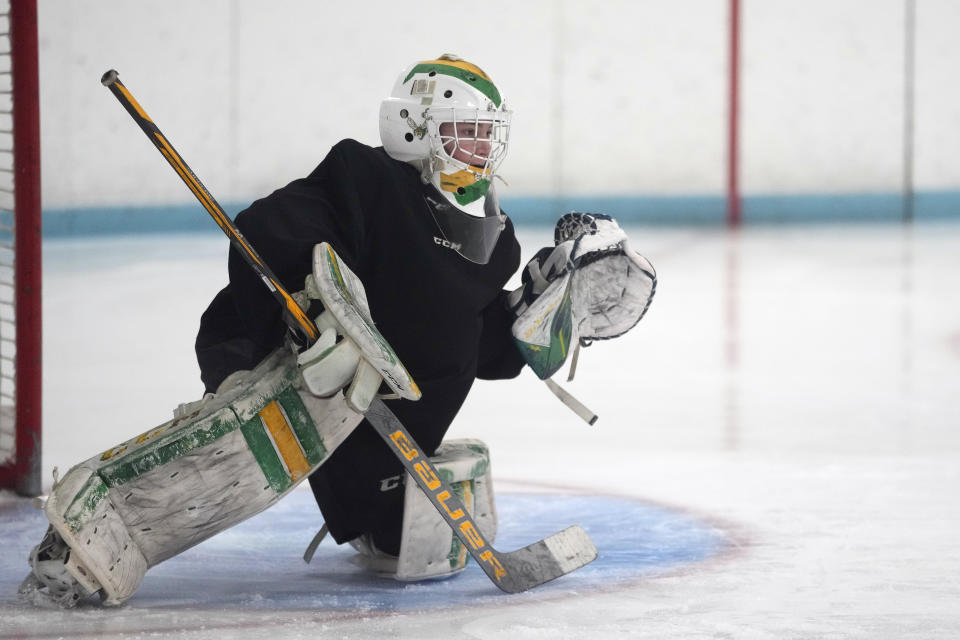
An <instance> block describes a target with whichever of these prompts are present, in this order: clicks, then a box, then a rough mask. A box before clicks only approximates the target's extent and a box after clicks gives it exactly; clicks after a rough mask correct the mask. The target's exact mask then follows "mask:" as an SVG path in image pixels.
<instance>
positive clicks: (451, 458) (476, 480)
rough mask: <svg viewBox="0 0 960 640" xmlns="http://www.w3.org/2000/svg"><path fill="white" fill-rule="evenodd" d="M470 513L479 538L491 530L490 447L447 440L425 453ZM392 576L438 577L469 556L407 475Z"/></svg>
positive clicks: (470, 441)
mask: <svg viewBox="0 0 960 640" xmlns="http://www.w3.org/2000/svg"><path fill="white" fill-rule="evenodd" d="M430 460H431V462H433V464H434V466H435V467H436V468H437V473H438V475H439V476H440V478H441V479H442V480H444V481H445V482H446V483H447V484H449V485H450V488H451V489H453V491H454V493H456V494H457V496H458V497H459V498H460V499H461V500H462V501H463V503H464V505H465V506H466V507H467V511H468V512H469V513H470V514H471V515H472V516H473V518H474V520H475V521H476V523H477V526H478V527H479V528H480V531H481V533H483V535H484V537H485V538H486V539H487V540H489V541H491V542H493V540H494V539H495V538H496V534H497V509H496V504H495V501H494V495H493V483H492V482H491V478H490V452H489V451H488V449H487V446H486V445H485V444H484V443H483V442H481V441H480V440H473V439H459V440H449V441H447V442H444V443H443V444H441V445H440V447H439V448H438V449H437V455H436V456H434V457H432V458H430ZM405 492H406V493H405V495H404V508H403V532H402V534H401V539H400V556H399V558H398V559H397V570H396V576H395V577H396V578H397V579H398V580H424V579H428V578H441V577H445V576H449V575H452V574H454V573H457V572H459V571H461V570H463V569H464V568H465V567H466V566H467V560H468V559H469V557H470V554H469V552H468V551H467V548H466V547H465V546H464V545H463V543H462V542H461V541H460V538H458V537H457V536H456V535H455V534H454V533H453V531H452V530H451V529H450V526H449V525H448V524H447V523H446V521H445V520H444V519H443V518H442V517H441V516H440V514H439V513H437V510H436V508H435V507H434V506H433V504H431V502H430V500H429V499H428V498H427V497H426V496H425V495H424V494H423V491H421V490H420V488H419V487H418V486H417V484H416V482H414V481H413V479H412V478H407V483H406V488H405Z"/></svg>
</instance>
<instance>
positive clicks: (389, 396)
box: [21, 55, 656, 607]
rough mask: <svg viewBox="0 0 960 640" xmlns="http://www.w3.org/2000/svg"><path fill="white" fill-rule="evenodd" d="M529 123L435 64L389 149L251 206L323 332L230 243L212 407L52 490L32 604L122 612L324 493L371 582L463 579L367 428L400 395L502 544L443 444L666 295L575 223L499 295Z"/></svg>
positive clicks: (623, 248)
mask: <svg viewBox="0 0 960 640" xmlns="http://www.w3.org/2000/svg"><path fill="white" fill-rule="evenodd" d="M510 120H511V112H510V111H509V110H508V109H507V107H506V103H505V101H504V99H503V96H502V95H501V94H500V91H499V89H498V88H497V86H496V85H495V84H494V83H493V81H492V80H491V79H490V77H489V76H488V75H487V74H486V73H484V72H483V70H481V69H480V68H479V67H477V66H476V65H473V64H471V63H469V62H466V61H464V60H461V59H459V58H457V57H456V56H452V55H443V56H441V57H439V58H437V59H435V60H427V61H423V62H419V63H416V64H414V65H412V66H411V67H409V68H407V69H406V70H404V72H403V73H402V74H401V75H400V77H399V78H398V80H397V82H396V84H395V85H394V87H393V90H392V92H391V94H390V96H389V97H387V98H386V99H385V100H384V101H383V102H382V104H381V107H380V136H381V141H382V145H383V146H382V147H377V148H371V147H368V146H366V145H363V144H361V143H359V142H356V141H353V140H343V141H342V142H340V143H338V144H336V145H335V146H334V147H333V148H332V149H331V150H330V152H329V153H328V154H327V156H326V157H325V158H324V159H323V161H322V162H321V163H320V164H319V165H318V166H317V167H316V169H314V170H313V171H312V172H311V173H310V174H309V175H308V176H307V177H305V178H302V179H298V180H295V181H293V182H291V183H290V184H288V185H287V186H285V187H283V188H280V189H278V190H277V191H275V192H273V193H272V194H270V195H268V196H267V197H265V198H262V199H260V200H257V201H256V202H254V203H253V204H251V205H250V207H248V208H247V209H246V210H244V211H242V212H241V213H240V214H239V215H238V216H237V218H236V221H235V224H236V227H237V228H238V229H239V230H240V231H241V232H242V234H243V237H244V238H245V239H246V241H247V242H249V244H250V245H251V246H253V247H255V248H256V250H257V252H258V254H259V256H260V257H261V258H262V260H263V261H264V263H266V264H268V265H269V266H270V268H271V269H272V270H273V272H274V273H275V274H276V275H277V277H278V278H279V280H280V281H281V282H282V284H283V286H284V287H286V288H287V289H288V290H290V291H297V292H298V293H296V294H295V295H294V298H295V299H296V301H297V302H298V303H299V304H300V306H301V307H302V308H303V309H306V310H307V312H308V314H309V315H310V317H311V318H315V319H316V326H317V329H318V330H319V332H320V334H319V337H318V338H317V339H316V341H315V342H313V343H312V344H310V345H306V346H301V345H297V344H296V343H295V342H294V341H293V340H291V339H290V336H289V335H288V329H287V327H286V325H285V323H284V320H283V317H282V314H281V309H280V308H279V307H278V306H277V305H276V304H275V301H274V299H273V298H272V297H271V295H270V292H269V291H268V290H267V288H265V287H264V286H263V285H264V282H263V281H262V280H261V278H260V277H259V276H258V274H257V273H256V272H255V271H254V270H253V269H251V268H250V266H249V265H248V264H246V263H245V262H244V261H243V260H242V259H241V258H240V256H239V255H238V252H237V250H236V248H231V252H230V256H229V262H228V272H229V284H228V285H227V286H226V287H225V288H224V289H223V290H222V291H220V293H219V294H218V295H217V296H216V297H215V298H214V299H213V301H212V302H211V303H210V305H209V307H208V308H207V310H206V311H205V312H204V314H203V316H202V318H201V322H200V329H199V333H198V336H197V340H196V353H197V358H198V362H199V365H200V369H201V378H202V381H203V384H204V385H205V395H204V396H203V398H202V399H200V400H198V401H196V402H191V403H188V404H184V405H181V406H180V407H178V408H177V409H176V411H175V412H174V415H173V417H172V419H171V420H170V421H168V422H166V423H164V424H161V425H159V426H157V427H155V428H153V429H150V430H147V431H144V432H143V433H141V434H139V435H135V436H133V437H132V438H130V439H129V440H127V441H125V442H123V443H120V444H118V445H117V446H115V447H113V448H111V449H109V450H108V451H103V452H97V454H96V455H94V456H93V457H91V458H90V459H88V460H86V461H83V462H81V463H79V464H77V465H76V466H74V467H73V468H71V469H70V470H69V471H68V472H67V473H66V474H64V476H63V477H62V478H59V479H58V480H56V481H55V484H54V486H53V488H52V490H51V493H50V495H49V496H48V498H47V499H46V501H45V504H44V512H45V514H46V516H47V518H48V520H49V528H48V530H47V532H46V535H45V536H44V537H43V539H42V541H41V542H40V544H39V545H37V546H36V547H35V548H34V549H33V550H32V552H31V553H30V558H29V561H30V567H31V571H30V573H29V575H28V576H27V578H26V579H25V580H24V582H23V585H22V586H21V593H22V594H23V595H24V597H26V598H28V599H30V600H32V601H34V602H37V603H40V604H50V603H52V604H55V605H59V606H63V607H70V606H73V605H75V604H76V603H77V602H79V601H81V600H82V599H84V598H87V597H90V596H93V595H95V594H98V595H99V596H100V598H101V600H102V601H103V602H104V603H105V604H107V605H117V604H121V603H123V602H125V601H126V600H128V599H129V598H130V597H131V596H133V595H134V593H135V592H136V590H137V588H138V587H139V586H140V584H141V582H142V581H143V579H144V576H145V574H146V573H147V570H148V569H149V568H150V567H152V566H154V565H156V564H158V563H160V562H162V561H164V560H166V559H168V558H171V557H173V556H175V555H177V554H179V553H181V552H182V551H184V550H186V549H188V548H190V547H191V546H193V545H196V544H198V543H199V542H201V541H203V540H205V539H207V538H209V537H210V536H213V535H215V534H216V533H218V532H220V531H223V530H225V529H227V528H229V527H231V526H233V525H235V524H237V523H239V522H242V521H243V520H246V519H247V518H250V517H251V516H253V515H255V514H256V513H259V512H261V511H263V510H264V509H266V508H268V507H270V506H271V505H273V504H275V503H276V502H277V501H278V500H280V499H281V498H282V497H283V496H284V495H285V494H286V493H288V492H289V491H291V490H293V489H294V488H295V487H296V486H297V485H298V484H300V483H301V482H302V481H303V480H305V479H306V480H308V482H309V484H310V487H311V489H312V491H313V495H314V496H315V498H316V501H317V504H318V505H319V509H320V511H321V514H322V521H323V522H324V527H323V531H324V532H328V534H329V535H330V536H332V537H333V539H334V540H335V541H336V542H337V543H339V544H343V543H350V544H351V545H352V546H353V547H354V548H355V549H356V551H357V554H358V558H359V560H360V563H361V564H362V565H363V566H365V567H367V568H369V569H370V570H372V571H375V572H376V573H378V574H381V575H386V576H391V577H393V578H396V579H398V580H424V579H436V578H443V577H446V576H450V575H453V574H455V573H457V572H458V571H460V570H462V569H463V568H464V567H465V565H466V562H467V559H468V557H469V556H468V554H467V553H466V550H465V549H463V545H462V543H460V542H459V540H458V539H457V537H456V536H454V533H453V532H452V530H451V529H450V527H448V526H447V523H446V522H445V521H444V520H443V519H442V518H441V517H440V514H439V513H438V512H437V511H436V510H435V509H434V508H433V505H432V504H431V503H430V502H428V501H427V499H426V497H425V496H424V493H423V492H421V491H420V489H419V488H418V487H417V485H416V484H415V483H414V482H412V481H411V479H410V476H408V475H407V473H406V472H405V468H404V467H403V466H402V465H401V463H400V461H398V458H397V456H396V455H395V453H394V452H392V451H391V450H390V449H389V448H388V447H387V446H386V445H385V443H384V441H383V440H382V439H381V438H380V436H379V435H378V434H377V433H376V432H375V430H374V429H373V427H372V426H371V425H370V424H369V423H368V421H367V419H366V418H365V416H364V413H365V412H366V411H367V409H368V407H369V406H370V404H371V402H372V401H373V399H374V398H375V397H380V398H384V399H385V401H386V404H387V406H389V408H390V410H391V411H392V412H393V413H394V414H395V415H396V417H397V418H399V420H400V421H401V422H402V423H403V424H404V425H406V426H407V428H408V429H409V432H410V434H411V435H412V436H413V438H414V439H415V440H416V442H417V443H419V446H420V447H421V448H422V450H423V451H424V452H425V453H426V454H427V455H429V456H430V460H431V461H432V462H433V465H434V466H435V467H436V469H437V470H438V472H439V475H440V476H441V477H442V478H443V480H444V481H445V482H446V483H448V484H449V485H450V486H451V487H452V488H453V491H454V492H455V493H456V494H457V495H458V496H459V497H460V499H461V500H462V502H463V504H464V505H465V507H466V509H467V510H468V511H469V512H470V513H471V514H472V516H473V519H474V520H475V521H476V523H477V524H478V526H479V528H480V530H481V531H482V534H483V535H484V536H486V537H487V538H488V539H490V540H492V539H493V538H494V537H495V535H496V528H497V514H496V505H495V501H494V494H493V485H492V481H491V475H490V474H491V465H490V454H489V451H488V450H487V447H486V446H485V445H484V444H483V443H482V442H481V441H479V440H451V441H447V442H444V441H443V436H444V434H445V433H446V431H447V429H448V427H449V426H450V424H451V422H452V421H453V419H454V417H455V416H456V415H457V412H458V411H459V409H460V407H461V405H462V403H463V401H464V399H465V398H466V396H467V394H468V392H469V391H470V388H471V385H472V384H473V381H474V380H475V379H477V378H481V379H505V378H513V377H515V376H517V375H518V374H519V373H520V371H521V369H522V368H523V367H524V366H529V367H530V368H531V369H532V370H533V371H534V372H535V373H536V375H537V376H538V377H540V378H542V379H545V380H548V379H549V378H550V377H551V376H552V375H553V374H554V373H555V372H556V371H557V370H558V369H559V368H560V367H561V366H562V365H563V364H564V362H565V361H566V360H567V358H568V356H569V355H570V353H569V352H570V349H571V347H574V348H576V347H578V346H581V345H583V346H585V345H589V344H590V343H591V342H593V341H595V340H603V339H609V338H615V337H617V336H619V335H622V334H623V333H624V332H626V331H627V330H629V329H630V328H632V327H633V326H634V325H635V324H636V323H637V322H638V321H639V320H640V318H641V317H642V316H643V315H644V313H645V312H646V310H647V308H648V306H649V304H650V301H651V299H652V297H653V294H654V290H655V286H656V274H655V272H654V269H653V267H652V266H651V265H650V263H649V262H648V261H647V260H646V259H645V258H643V257H642V256H640V255H639V254H638V253H636V252H635V251H634V250H633V249H632V248H631V247H630V245H629V242H628V239H627V237H626V234H625V233H624V232H623V230H622V229H621V228H620V227H619V225H618V224H617V222H616V221H615V220H613V219H612V218H610V217H608V216H604V215H600V214H585V213H571V214H566V215H564V216H563V217H562V218H561V219H560V221H559V222H558V223H557V226H556V230H555V236H554V243H553V245H552V246H548V247H545V248H544V249H541V250H540V251H539V252H537V254H536V255H535V256H534V258H533V259H532V260H531V261H530V262H529V263H528V264H527V266H526V267H525V269H524V272H523V278H522V285H521V286H520V287H519V288H518V289H516V290H515V291H512V292H509V291H506V290H505V289H504V287H505V285H506V283H507V281H508V279H509V278H510V277H511V275H512V274H513V273H514V272H515V271H516V270H517V268H518V267H519V263H520V247H519V245H518V243H517V240H516V238H515V235H514V228H513V224H512V223H511V221H510V219H509V218H508V217H507V216H506V215H505V214H504V213H503V211H502V210H501V209H500V207H499V204H498V201H497V194H496V188H495V185H494V178H495V177H497V175H498V170H499V167H500V165H501V163H502V161H503V159H504V157H505V155H506V152H507V147H508V140H509V132H510ZM140 429H142V426H141V427H140ZM140 429H138V428H136V426H135V425H132V428H131V431H132V432H133V431H139V430H140ZM319 523H320V518H318V524H319Z"/></svg>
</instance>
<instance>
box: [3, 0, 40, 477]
mask: <svg viewBox="0 0 960 640" xmlns="http://www.w3.org/2000/svg"><path fill="white" fill-rule="evenodd" d="M37 57H38V52H37V5H36V0H9V1H8V2H3V1H2V0H0V489H13V490H14V491H16V492H17V493H20V494H22V495H27V496H34V495H39V494H40V491H41V478H40V470H41V467H40V460H41V456H40V415H41V402H40V399H41V394H40V390H41V373H40V367H41V349H40V344H41V343H40V332H41V307H40V273H41V271H40V258H41V252H40V232H41V216H40V109H39V80H38V64H37Z"/></svg>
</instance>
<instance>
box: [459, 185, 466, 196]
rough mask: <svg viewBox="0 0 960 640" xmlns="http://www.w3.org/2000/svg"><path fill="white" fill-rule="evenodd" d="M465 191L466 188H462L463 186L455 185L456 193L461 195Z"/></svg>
mask: <svg viewBox="0 0 960 640" xmlns="http://www.w3.org/2000/svg"><path fill="white" fill-rule="evenodd" d="M466 192H467V190H466V189H464V188H463V187H457V193H459V194H460V195H461V196H462V195H463V194H465V193H466Z"/></svg>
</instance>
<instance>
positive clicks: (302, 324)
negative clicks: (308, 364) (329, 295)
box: [100, 69, 320, 345]
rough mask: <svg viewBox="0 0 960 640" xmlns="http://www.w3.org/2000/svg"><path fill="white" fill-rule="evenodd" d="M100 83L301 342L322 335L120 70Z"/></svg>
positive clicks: (313, 339) (304, 342) (109, 74)
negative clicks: (276, 304)
mask: <svg viewBox="0 0 960 640" xmlns="http://www.w3.org/2000/svg"><path fill="white" fill-rule="evenodd" d="M100 82H101V83H103V86H105V87H106V88H108V89H110V92H111V93H112V94H113V95H114V96H115V97H116V98H117V100H119V101H120V104H122V105H123V108H124V109H126V110H127V113H129V114H130V117H132V118H133V119H134V121H135V122H136V123H137V124H138V125H139V126H140V128H141V129H142V130H143V132H144V133H145V134H147V137H148V138H149V139H150V142H152V143H153V145H154V146H155V147H156V148H157V150H158V151H160V153H161V154H162V155H163V157H164V158H166V159H167V162H169V163H170V166H171V167H173V170H174V171H176V172H177V175H178V176H180V179H181V180H183V182H184V183H185V184H186V185H187V187H188V188H189V189H190V191H192V192H193V195H194V196H196V198H197V200H199V201H200V204H201V205H203V208H204V209H206V210H207V213H209V214H210V217H212V218H213V220H214V222H216V223H217V225H218V226H219V227H220V228H221V229H222V230H223V232H224V233H225V234H226V235H227V237H228V238H230V242H231V244H233V246H234V248H235V249H236V250H237V251H238V252H240V255H242V256H243V258H244V260H246V261H247V263H248V264H249V265H250V266H251V267H252V268H253V269H254V270H255V271H256V272H257V274H258V275H259V276H260V279H261V280H263V282H264V284H265V285H266V286H267V288H268V289H269V290H270V293H271V294H272V295H273V297H274V298H276V299H277V302H279V303H280V306H281V308H282V309H283V317H284V320H285V321H286V323H287V326H288V327H290V330H291V331H292V332H293V335H294V337H295V338H296V339H297V341H299V342H300V343H301V344H302V345H310V344H313V343H314V342H315V341H316V340H317V338H318V337H319V336H320V332H319V331H318V330H317V325H316V324H314V322H313V321H312V320H311V319H310V317H309V316H307V314H306V313H305V312H304V310H303V309H302V308H301V307H300V305H299V304H297V302H296V300H294V299H293V297H292V296H291V295H290V294H289V293H288V292H287V290H286V289H284V287H283V285H282V284H280V280H279V279H277V277H276V276H275V275H274V274H273V272H272V271H271V270H270V267H268V266H267V264H266V263H265V262H264V261H263V260H261V259H260V256H259V255H258V254H257V252H256V251H255V250H254V248H253V247H252V246H251V245H250V244H249V243H248V242H247V240H246V238H244V237H243V234H242V233H240V230H239V229H237V227H236V225H234V224H233V221H232V220H231V219H230V217H229V216H228V215H227V214H226V213H225V212H224V210H223V208H222V207H221V206H220V204H219V203H218V202H217V200H216V199H215V198H214V197H213V196H212V195H211V194H210V192H209V191H207V188H206V187H205V186H203V183H202V182H200V179H199V178H197V176H196V175H195V174H194V173H193V170H192V169H190V167H189V166H188V165H187V163H186V162H184V160H183V158H181V157H180V154H179V153H177V150H176V149H174V148H173V145H172V144H170V141H169V140H167V137H166V136H165V135H163V132H162V131H160V128H159V127H157V125H156V124H154V122H153V120H151V119H150V116H148V115H147V112H146V111H144V110H143V107H141V106H140V103H138V102H137V101H136V99H135V98H134V97H133V96H132V95H131V94H130V92H129V91H128V90H127V88H126V87H125V86H123V83H122V82H120V79H119V76H118V74H117V72H116V71H114V70H113V69H111V70H110V71H107V72H106V73H105V74H103V77H102V78H101V79H100Z"/></svg>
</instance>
